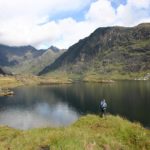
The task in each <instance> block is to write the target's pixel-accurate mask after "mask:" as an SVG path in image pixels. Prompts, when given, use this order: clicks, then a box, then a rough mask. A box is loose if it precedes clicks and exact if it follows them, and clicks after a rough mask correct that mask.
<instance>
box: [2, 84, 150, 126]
mask: <svg viewBox="0 0 150 150" xmlns="http://www.w3.org/2000/svg"><path fill="white" fill-rule="evenodd" d="M149 90H150V84H149V82H148V81H147V82H144V81H143V82H137V81H132V82H131V81H126V82H124V81H122V82H121V81H120V82H116V83H113V84H89V83H80V84H79V83H76V84H67V85H52V86H42V87H41V86H38V87H37V86H33V87H19V88H17V89H16V90H15V91H14V92H15V93H16V94H15V95H14V96H13V97H0V101H1V103H0V108H11V109H15V108H20V109H23V110H26V109H27V110H28V109H29V110H31V109H33V108H38V111H39V109H42V108H43V109H44V110H46V109H47V107H50V109H51V110H53V109H55V108H57V110H58V113H60V111H63V110H62V109H66V110H64V111H68V108H69V109H70V110H72V111H73V112H76V114H79V113H80V114H86V113H96V114H97V113H99V111H100V109H99V102H100V100H101V99H102V98H105V99H106V101H107V103H108V109H107V111H108V112H110V113H112V114H119V115H121V116H124V117H126V118H128V119H130V120H136V121H140V122H141V123H143V124H144V125H146V126H149V117H148V114H149V106H150V101H149V97H150V93H149ZM57 106H58V107H57ZM127 108H128V109H127ZM43 109H42V110H43ZM36 110H37V109H36ZM59 110H60V111H59ZM0 111H3V109H0ZM55 112H56V111H55ZM45 113H46V112H45Z"/></svg>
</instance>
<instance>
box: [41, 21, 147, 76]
mask: <svg viewBox="0 0 150 150" xmlns="http://www.w3.org/2000/svg"><path fill="white" fill-rule="evenodd" d="M149 62H150V23H143V24H139V25H137V26H135V27H119V26H115V27H102V28H98V29H96V30H95V31H94V32H93V33H92V34H90V36H88V37H86V38H84V39H82V40H80V41H79V42H77V43H76V44H74V45H72V46H71V47H70V48H69V49H68V51H66V52H65V53H64V54H62V55H61V56H60V57H58V58H57V59H56V60H55V61H54V63H52V64H51V65H49V66H47V67H46V68H45V69H43V70H42V71H41V72H40V73H39V75H43V74H46V73H49V72H52V71H54V70H61V71H67V72H73V73H83V72H88V71H90V70H93V71H94V72H97V73H98V74H100V73H101V74H107V73H110V74H111V73H112V72H114V71H120V72H121V73H125V72H139V71H147V70H150V65H149ZM140 64H141V65H140ZM117 65H118V66H117ZM119 65H120V66H119ZM121 65H122V66H121ZM119 67H120V68H119ZM89 68H90V69H89Z"/></svg>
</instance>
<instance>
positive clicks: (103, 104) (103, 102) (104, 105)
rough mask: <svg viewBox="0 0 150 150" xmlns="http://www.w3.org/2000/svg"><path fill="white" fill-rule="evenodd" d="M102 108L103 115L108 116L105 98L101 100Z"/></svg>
mask: <svg viewBox="0 0 150 150" xmlns="http://www.w3.org/2000/svg"><path fill="white" fill-rule="evenodd" d="M100 109H101V115H102V117H104V116H106V109H107V103H106V100H105V99H103V100H102V101H101V102H100Z"/></svg>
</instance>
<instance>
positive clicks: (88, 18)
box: [0, 0, 150, 48]
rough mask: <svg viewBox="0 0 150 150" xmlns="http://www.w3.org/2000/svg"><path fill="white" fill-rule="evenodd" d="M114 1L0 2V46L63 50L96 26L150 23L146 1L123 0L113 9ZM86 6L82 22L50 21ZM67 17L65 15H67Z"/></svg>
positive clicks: (38, 0)
mask: <svg viewBox="0 0 150 150" xmlns="http://www.w3.org/2000/svg"><path fill="white" fill-rule="evenodd" d="M111 1H114V0H96V1H94V0H76V1H74V0H55V1H50V0H12V1H10V0H0V43H2V44H7V45H15V46H20V45H29V44H30V45H32V46H35V47H41V46H43V45H48V46H50V45H51V44H54V45H56V46H58V47H60V48H66V47H68V46H70V45H72V44H74V43H75V42H77V41H78V40H79V39H81V38H84V37H85V36H88V35H89V34H90V33H91V32H93V30H94V29H96V28H97V27H100V26H113V25H124V26H133V25H136V24H138V23H140V22H148V21H150V11H149V10H150V0H127V3H126V4H124V5H122V4H119V6H118V8H113V6H112V5H111ZM89 3H90V8H89V10H87V12H86V13H85V16H84V19H83V20H82V21H76V20H75V19H73V18H71V16H70V17H69V18H64V19H60V20H57V21H53V20H51V18H54V17H55V16H56V15H61V14H63V13H64V12H65V13H70V14H71V12H79V11H81V10H84V8H85V7H86V6H88V5H89ZM68 16H69V15H68Z"/></svg>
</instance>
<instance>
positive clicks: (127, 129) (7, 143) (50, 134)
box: [0, 115, 150, 150]
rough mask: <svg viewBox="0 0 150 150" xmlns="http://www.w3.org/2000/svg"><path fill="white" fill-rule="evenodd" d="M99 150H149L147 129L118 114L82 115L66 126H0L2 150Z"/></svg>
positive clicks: (0, 146)
mask: <svg viewBox="0 0 150 150" xmlns="http://www.w3.org/2000/svg"><path fill="white" fill-rule="evenodd" d="M44 147H45V148H48V147H50V148H51V150H59V149H62V150H90V148H91V149H92V150H101V149H106V148H107V149H112V150H113V149H114V150H116V149H125V150H126V149H136V150H141V149H144V150H148V149H150V131H149V130H146V129H144V128H143V127H141V125H139V124H136V123H131V122H129V121H127V120H125V119H122V118H120V117H118V116H116V117H115V116H111V115H109V116H107V118H106V119H105V118H101V117H99V116H95V115H88V116H85V117H81V118H80V119H79V120H78V121H77V122H76V123H74V124H73V125H71V126H69V127H65V128H57V129H56V128H41V129H31V130H28V131H19V130H15V129H11V128H9V127H4V126H3V127H0V148H1V150H6V149H13V150H38V149H40V148H44Z"/></svg>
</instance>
